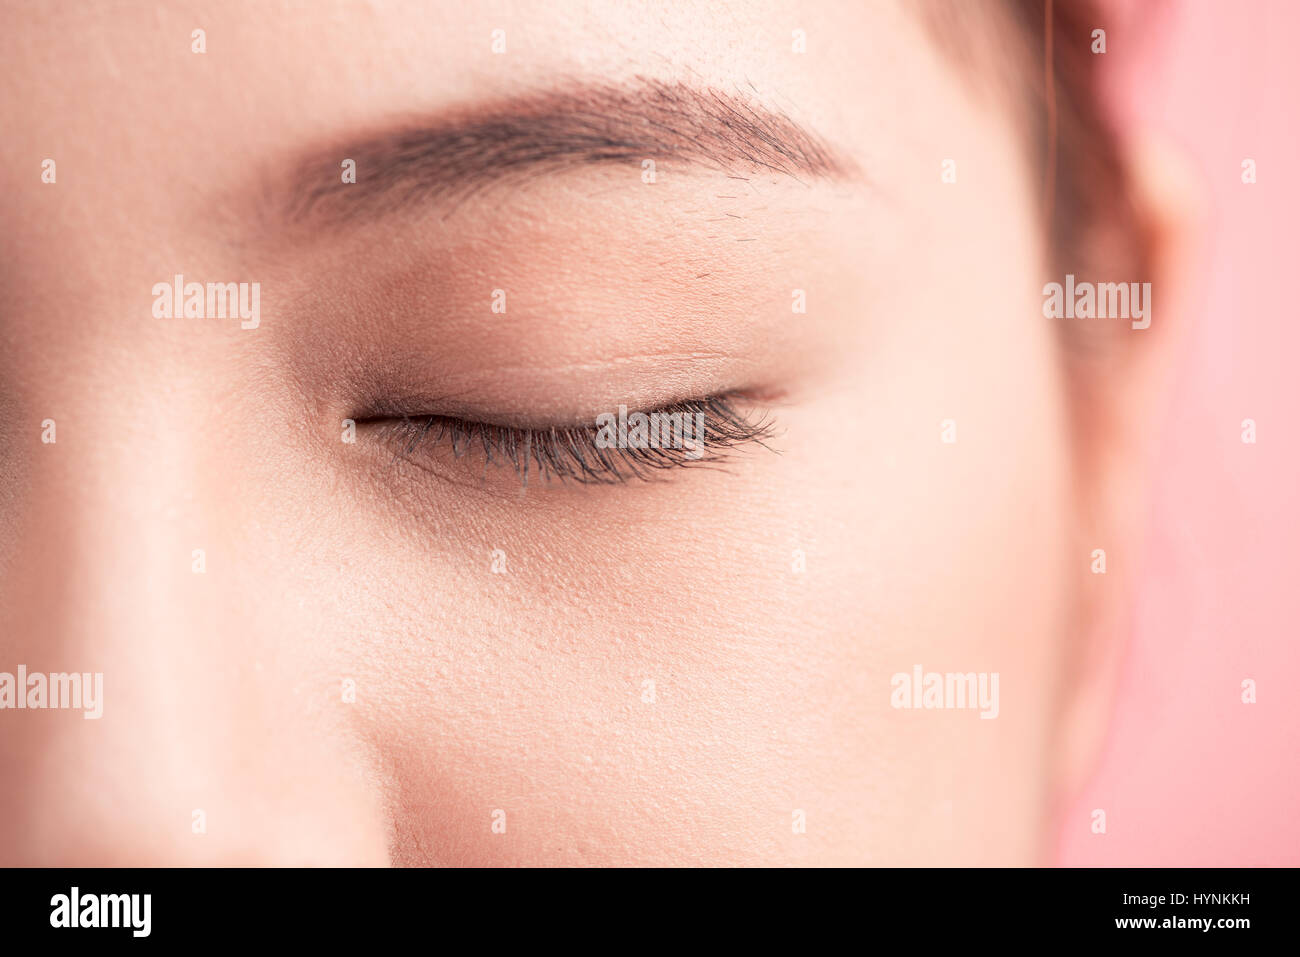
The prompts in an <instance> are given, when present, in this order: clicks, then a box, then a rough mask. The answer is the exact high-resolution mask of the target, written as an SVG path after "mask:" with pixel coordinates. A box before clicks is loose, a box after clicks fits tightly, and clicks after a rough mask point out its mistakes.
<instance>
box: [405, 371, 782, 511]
mask: <svg viewBox="0 0 1300 957" xmlns="http://www.w3.org/2000/svg"><path fill="white" fill-rule="evenodd" d="M738 398H739V397H738V396H737V395H735V394H732V393H726V394H720V395H714V396H709V397H707V398H704V399H689V400H686V401H684V402H678V403H674V404H672V405H668V406H664V407H662V408H659V409H654V410H652V411H653V412H654V413H658V414H661V415H665V414H666V415H673V414H677V413H680V414H681V415H683V416H686V415H696V414H702V415H703V416H704V442H703V445H704V448H703V450H702V453H703V454H699V453H694V454H692V452H691V450H690V449H686V448H600V447H599V446H598V445H597V444H596V435H597V432H598V431H599V430H598V429H597V428H596V427H595V426H570V427H565V428H550V429H522V428H515V427H511V426H501V425H489V424H487V423H483V422H470V421H467V420H464V419H456V418H451V417H449V416H440V415H431V416H417V417H410V416H403V417H402V418H400V419H399V418H390V419H387V420H386V421H385V424H386V425H388V426H389V428H390V436H391V439H392V441H393V442H394V444H398V445H399V450H398V452H397V454H396V455H395V456H394V459H393V460H394V462H396V461H397V460H398V459H406V458H407V457H408V456H410V455H411V454H412V453H413V452H415V451H416V450H417V449H418V448H424V449H426V450H432V449H433V448H435V447H437V446H438V445H440V444H447V445H449V446H450V448H451V452H452V455H453V456H454V457H455V458H457V459H460V458H463V457H464V456H465V455H467V454H469V452H470V451H471V450H472V449H481V450H482V452H483V455H484V457H485V460H486V463H487V464H489V465H492V464H496V465H499V466H501V467H507V466H508V467H510V468H513V470H514V471H515V473H516V474H517V475H518V476H519V478H520V481H521V482H522V483H523V486H524V487H525V488H526V487H527V486H528V483H529V480H530V479H529V477H530V475H532V476H535V477H538V478H540V479H541V480H542V481H549V480H552V479H554V480H557V481H560V482H565V481H574V482H576V483H578V484H581V485H618V484H622V483H626V482H629V481H631V480H633V479H638V480H641V481H651V480H653V479H654V478H655V477H656V473H661V472H664V471H667V470H669V469H676V468H689V467H693V466H699V465H714V466H716V464H717V463H718V462H719V460H721V459H722V458H723V457H724V455H725V453H726V452H728V451H730V450H732V449H735V448H737V447H739V446H743V445H749V444H751V443H756V444H758V445H762V446H763V447H764V448H767V445H766V444H765V443H766V440H767V439H769V438H771V436H772V423H771V421H770V419H768V418H767V417H761V418H757V419H751V418H750V417H748V416H746V415H745V414H744V413H742V412H740V411H739V410H738V409H737V408H736V405H735V402H736V400H737V399H738ZM647 414H649V413H647Z"/></svg>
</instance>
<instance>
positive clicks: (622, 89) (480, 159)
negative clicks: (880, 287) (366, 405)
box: [287, 79, 855, 220]
mask: <svg viewBox="0 0 1300 957" xmlns="http://www.w3.org/2000/svg"><path fill="white" fill-rule="evenodd" d="M346 160H352V161H353V162H355V164H356V165H355V171H356V172H355V176H356V182H355V183H345V182H344V181H343V177H342V172H343V167H344V163H345V161H346ZM646 160H650V161H653V162H654V164H655V168H656V169H657V168H658V167H672V166H674V165H676V166H688V165H689V166H700V167H703V168H706V169H711V170H714V171H718V172H722V173H726V174H728V175H732V176H734V177H736V178H740V179H749V178H750V177H751V176H753V175H756V174H761V173H763V172H771V173H778V174H782V175H786V176H790V177H793V178H794V179H796V180H798V181H799V182H804V181H805V180H807V179H834V178H840V177H843V176H846V175H849V174H851V173H853V172H855V167H854V165H853V163H852V162H851V161H850V160H848V159H847V158H846V157H845V156H843V155H841V154H839V153H837V152H835V151H834V150H832V149H831V148H830V147H829V146H828V145H826V144H825V143H824V142H823V141H822V140H821V139H820V138H819V137H817V136H816V135H815V134H814V133H812V132H811V131H809V130H808V129H806V128H804V127H803V126H800V125H799V124H798V123H796V122H795V121H794V120H792V119H791V118H790V117H788V116H786V115H785V114H784V113H782V112H780V111H778V110H775V109H772V108H770V107H767V106H764V105H762V104H760V103H759V102H758V101H757V100H755V99H753V98H751V97H750V96H747V95H743V94H740V93H727V92H724V91H722V90H718V89H715V88H709V87H695V86H691V85H688V84H685V83H678V82H672V83H670V82H663V81H652V80H645V79H638V80H637V81H636V82H635V83H633V84H632V85H629V86H609V85H606V86H586V85H572V86H568V87H565V88H561V89H556V90H547V91H543V92H536V93H531V94H525V95H523V96H517V97H512V98H509V99H504V100H501V101H497V102H494V103H489V104H485V105H476V106H472V107H465V108H461V109H459V110H455V111H452V112H450V113H445V114H442V115H441V116H440V117H438V118H437V119H436V120H435V121H433V122H406V123H402V124H399V125H398V126H397V127H396V128H392V129H388V130H386V131H382V132H379V133H377V134H373V135H369V136H366V137H364V138H362V139H359V140H357V141H353V142H350V143H346V142H345V143H343V144H341V145H338V146H335V147H333V148H331V149H328V150H323V151H317V152H316V153H314V154H313V155H311V156H309V157H308V158H307V159H305V160H303V161H302V162H300V163H299V164H298V165H297V167H296V172H295V174H294V176H293V178H292V186H291V189H290V192H289V197H288V207H287V212H288V214H289V217H290V219H291V220H300V219H306V218H316V217H324V218H337V217H344V218H348V219H354V218H369V217H375V216H381V215H384V214H388V213H392V212H394V211H396V210H398V209H400V208H402V207H404V206H406V205H408V204H411V203H414V202H436V203H441V204H443V205H445V206H446V207H447V212H446V214H445V215H450V213H451V212H452V211H454V209H455V208H456V207H457V206H459V205H460V204H461V203H463V202H464V201H465V200H466V199H468V198H470V197H471V196H473V195H474V194H475V193H477V192H479V191H480V190H482V189H484V188H485V187H487V186H489V185H494V184H496V185H500V184H502V183H505V182H514V183H519V182H521V181H525V180H528V179H532V178H536V177H540V176H545V175H547V174H551V173H558V172H563V171H567V170H571V169H574V168H581V167H590V166H598V165H617V164H626V165H629V166H631V167H633V168H634V169H635V171H636V175H637V177H638V178H637V180H636V181H637V182H638V183H640V182H641V178H640V177H641V172H642V170H643V169H645V168H646V167H645V166H644V165H643V164H644V163H645V161H646Z"/></svg>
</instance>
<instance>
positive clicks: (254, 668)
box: [0, 394, 383, 863]
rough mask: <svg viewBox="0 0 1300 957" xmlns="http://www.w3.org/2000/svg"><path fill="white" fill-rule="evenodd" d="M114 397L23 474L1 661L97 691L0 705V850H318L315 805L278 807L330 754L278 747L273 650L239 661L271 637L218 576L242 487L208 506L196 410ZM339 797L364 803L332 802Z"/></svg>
mask: <svg viewBox="0 0 1300 957" xmlns="http://www.w3.org/2000/svg"><path fill="white" fill-rule="evenodd" d="M115 403H116V404H115V405H114V406H113V407H111V408H105V407H104V405H103V404H102V403H101V404H99V405H98V406H97V408H96V409H95V414H94V415H75V414H74V415H73V416H71V417H70V418H69V419H68V421H67V422H65V423H61V424H60V431H59V433H58V436H57V440H56V443H55V444H54V446H53V447H47V448H42V449H40V450H39V452H40V453H41V454H39V455H38V456H37V457H36V460H35V461H34V462H33V464H32V467H31V471H30V479H31V481H29V482H27V483H25V485H24V494H23V500H22V502H21V503H20V507H21V508H22V510H23V517H22V521H21V522H20V524H19V526H18V530H17V536H16V540H15V542H14V543H13V546H14V549H15V554H17V555H18V556H19V557H18V560H17V561H15V562H13V563H12V566H11V571H10V574H9V575H7V576H6V580H5V581H4V582H2V583H0V592H2V593H3V594H2V596H0V608H3V611H4V624H5V627H4V629H3V632H4V634H3V638H2V639H0V649H2V650H3V652H4V655H3V658H0V672H10V673H14V674H15V675H16V673H17V669H18V667H19V666H20V665H21V666H24V667H25V668H26V670H27V672H28V673H29V674H45V675H50V674H70V673H74V672H75V673H79V674H81V675H83V683H84V676H86V675H89V676H90V679H89V680H90V682H91V683H90V685H89V686H88V687H91V688H93V687H95V682H96V677H95V676H97V675H102V676H103V677H102V694H101V698H102V700H99V701H95V702H94V703H93V709H92V711H99V712H100V714H99V716H98V717H91V718H86V717H84V712H85V711H86V709H84V708H83V711H74V710H57V711H56V710H54V709H49V708H47V709H46V710H39V709H25V710H23V711H17V710H10V711H4V712H0V762H3V765H4V774H5V777H7V778H8V779H9V781H10V783H11V786H10V787H8V788H5V789H3V790H4V793H3V795H0V805H2V806H3V809H4V811H5V812H6V813H5V814H4V815H3V817H4V820H5V822H7V823H4V824H0V831H3V832H8V833H0V863H3V862H22V863H54V862H59V861H63V862H73V863H77V862H80V863H166V862H168V861H177V862H182V863H183V862H186V861H190V862H212V863H215V862H233V861H245V862H253V863H255V862H257V861H259V860H263V859H265V858H264V855H265V854H275V853H276V851H277V849H278V850H279V852H280V853H279V856H280V857H281V859H296V860H300V861H312V860H320V859H327V858H329V857H330V854H329V853H328V851H329V848H330V847H331V844H330V841H331V838H330V837H329V835H328V834H324V833H320V834H318V833H315V832H314V831H312V830H311V829H306V830H304V829H302V828H303V825H301V823H300V822H302V821H303V820H304V819H309V820H311V821H312V822H315V823H314V824H313V825H312V826H313V827H318V826H319V827H324V825H325V822H326V821H327V819H328V818H329V816H330V815H329V811H328V809H327V810H325V811H320V812H319V813H317V814H315V815H311V816H305V815H303V814H301V810H302V808H301V806H298V805H296V804H295V802H303V803H305V802H306V801H308V800H309V798H306V797H304V795H303V792H304V791H307V790H310V788H309V785H310V784H313V783H315V784H319V783H320V782H319V781H315V782H313V781H312V778H313V776H316V775H317V774H318V769H319V768H322V767H327V766H328V765H329V762H328V761H327V760H325V759H320V760H315V759H314V758H313V757H312V756H311V754H312V752H311V749H310V748H297V749H296V753H295V747H296V743H297V742H299V741H301V736H302V730H303V729H302V727H301V717H300V716H296V715H295V714H294V713H293V711H292V709H291V708H289V709H286V707H285V702H284V695H283V694H282V693H281V690H282V689H283V688H284V686H285V682H284V681H282V675H280V674H277V673H276V672H275V669H276V668H278V667H280V665H279V664H278V662H281V661H283V656H280V655H277V654H276V650H275V648H274V647H269V648H268V652H267V655H266V659H267V662H268V667H267V668H263V667H262V666H261V662H260V660H258V659H257V658H256V657H255V649H256V647H257V643H258V641H259V640H265V641H267V642H274V640H275V638H276V636H274V635H259V634H256V632H255V629H254V628H252V627H251V625H250V622H251V621H253V620H254V619H255V617H256V616H255V615H252V614H250V613H249V610H250V599H252V598H254V597H255V596H249V595H244V594H240V592H239V588H240V582H241V579H240V577H239V575H238V574H237V572H236V571H234V570H232V566H233V565H235V564H237V559H235V558H234V556H233V555H232V552H233V547H232V544H231V543H232V539H233V537H234V536H235V535H236V534H237V530H238V529H239V528H240V527H241V525H242V524H243V521H244V516H241V515H240V514H239V509H240V500H239V499H238V498H237V497H230V496H225V497H221V498H220V499H219V500H218V496H220V483H218V482H214V481H213V480H212V470H211V466H212V459H213V454H212V453H211V452H210V451H209V450H205V449H204V448H203V447H202V431H201V430H192V429H189V428H187V427H184V426H181V425H179V424H178V423H184V422H187V421H190V422H195V421H201V417H199V416H198V415H194V416H187V415H186V414H185V413H186V409H185V408H184V407H183V403H181V402H179V401H173V403H172V405H171V407H170V409H169V411H168V414H167V415H165V416H164V415H159V414H156V409H155V408H154V403H153V402H150V401H148V400H144V401H131V400H130V399H129V398H127V397H124V396H123V395H122V394H119V395H118V397H117V399H116V400H115ZM74 412H75V410H74ZM86 422H93V423H94V426H93V428H88V427H87V426H86V424H85V423H86ZM218 516H219V519H220V520H218ZM47 700H48V699H47ZM49 703H53V701H49ZM83 704H84V698H83ZM289 755H293V756H294V757H293V758H287V757H286V756H289ZM313 761H315V763H313ZM332 771H333V772H335V773H336V772H337V765H335V766H333V768H332ZM319 773H321V774H323V773H324V772H319ZM290 778H292V779H293V780H292V781H290ZM317 793H319V792H317ZM349 801H351V802H353V803H357V802H360V801H361V798H360V797H359V796H358V795H355V794H351V795H345V796H344V797H343V798H342V799H341V800H340V801H339V802H338V804H339V806H340V813H342V811H341V806H342V805H343V804H346V803H348V802H349ZM315 803H317V804H320V803H321V802H320V801H317V802H315ZM326 803H328V802H326ZM318 810H319V809H318ZM354 814H355V819H360V820H364V819H365V818H366V816H367V815H365V814H363V813H361V812H360V811H359V810H357V809H354ZM296 828H297V829H298V830H295V829H296ZM374 843H377V845H378V846H379V847H382V846H383V841H382V840H380V841H378V842H374ZM334 846H335V847H337V845H334ZM371 846H373V844H372V845H371ZM367 849H369V848H367Z"/></svg>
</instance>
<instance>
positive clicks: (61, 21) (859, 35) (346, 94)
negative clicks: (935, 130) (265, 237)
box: [0, 0, 942, 180]
mask: <svg viewBox="0 0 1300 957" xmlns="http://www.w3.org/2000/svg"><path fill="white" fill-rule="evenodd" d="M0 23H3V29H0V49H2V50H3V55H4V60H5V63H6V74H7V76H8V77H9V79H10V82H9V83H8V84H7V89H6V90H5V91H4V93H3V94H2V95H3V99H4V105H5V112H6V114H7V115H8V116H9V117H10V119H11V121H13V120H16V121H17V122H16V123H15V124H14V126H15V128H16V135H17V136H18V137H20V138H21V139H23V140H26V141H28V142H29V143H30V146H31V147H32V148H33V149H37V150H38V151H41V150H43V151H44V154H46V155H48V154H50V153H52V152H53V151H54V149H55V147H59V148H60V150H61V151H62V152H63V153H64V155H66V156H67V157H68V158H70V159H71V158H74V157H75V156H76V154H77V152H78V150H79V148H82V147H85V146H87V144H89V143H93V144H94V145H95V146H97V147H105V148H107V149H110V150H111V149H112V148H113V147H114V146H117V147H120V148H126V144H129V143H132V142H137V141H139V140H142V139H147V140H149V145H148V147H147V150H148V152H147V154H144V155H140V156H137V157H134V159H135V160H136V162H137V163H139V164H140V166H141V167H142V168H144V167H149V166H153V167H156V168H157V169H158V170H159V171H160V172H165V171H166V170H168V169H170V168H172V167H184V168H185V169H187V170H188V171H189V172H190V174H191V175H192V177H193V178H194V179H201V178H208V179H211V178H214V177H216V178H219V179H221V180H225V179H227V178H228V174H229V173H230V172H232V171H233V170H232V169H226V168H224V167H232V168H238V166H239V165H240V164H248V163H250V162H255V161H260V160H262V159H264V158H274V157H277V156H279V155H281V154H287V153H290V152H292V151H293V150H294V149H296V148H298V147H300V146H301V145H302V144H305V143H311V142H315V141H318V140H321V139H325V138H328V137H330V136H333V135H336V134H339V133H343V132H346V131H348V130H350V129H355V128H365V127H372V126H374V125H376V124H377V123H380V122H382V121H384V120H385V119H387V118H389V117H393V116H402V115H428V114H436V113H438V112H440V111H443V110H446V109H451V108H462V107H467V106H472V104H473V103H475V102H476V101H479V100H483V99H489V100H494V99H501V98H505V97H510V96H514V95H519V94H527V93H532V92H535V91H544V90H547V89H550V88H553V87H555V86H556V85H560V84H564V83H570V82H574V81H578V82H582V81H587V80H590V79H594V78H598V79H599V80H601V81H602V82H605V83H618V82H621V81H628V82H632V81H634V80H636V79H638V78H640V79H646V78H649V79H651V80H662V81H673V82H676V81H681V80H690V81H691V82H694V83H696V84H698V85H701V86H705V87H708V86H715V87H719V88H723V89H728V90H735V91H738V92H744V93H745V94H746V95H750V96H753V97H755V98H756V99H757V100H759V101H761V102H763V103H765V104H768V105H771V106H772V107H773V108H775V109H779V110H781V111H782V112H784V113H786V114H788V115H790V116H791V117H792V118H793V119H795V120H797V121H798V122H799V123H801V124H804V125H807V126H808V127H809V128H811V129H813V130H815V131H817V132H819V133H820V134H822V135H824V136H826V137H827V138H828V139H829V140H830V141H832V142H833V143H834V144H835V145H838V146H840V147H842V148H844V149H848V150H853V151H854V152H856V153H858V154H859V155H861V154H862V153H863V152H869V151H870V150H871V149H872V147H873V144H874V143H875V142H878V141H879V140H880V139H881V138H882V137H887V136H889V135H890V133H891V131H892V130H894V129H897V128H898V127H899V126H900V124H901V122H902V121H904V120H906V119H907V118H908V117H909V116H911V115H912V113H911V111H912V109H913V107H914V104H913V103H912V102H910V101H915V100H916V99H923V98H927V97H928V98H931V99H933V98H934V93H935V90H936V87H937V86H938V85H939V84H940V79H939V76H938V74H939V72H940V69H941V68H940V66H939V64H940V63H941V62H942V61H940V60H939V59H938V58H937V57H935V56H933V55H932V51H930V50H929V47H930V46H931V45H930V43H929V42H928V40H927V39H926V36H925V34H924V32H923V31H922V30H921V28H920V27H919V25H918V24H917V23H916V22H914V18H913V17H911V16H909V15H907V14H906V13H905V12H903V11H902V10H901V9H900V8H899V7H897V6H895V5H894V4H893V3H864V2H862V0H856V2H845V3H826V4H816V5H808V4H803V3H798V2H793V0H789V2H768V3H758V4H747V5H743V7H742V6H740V5H731V4H725V5H724V4H704V3H699V4H697V3H674V4H645V5H641V4H621V3H579V2H568V0H559V2H554V0H552V2H548V3H546V4H536V3H500V2H498V3H477V2H476V3H469V4H467V3H463V2H428V0H421V2H393V3H384V4H379V3H368V2H341V3H333V4H322V3H318V2H307V0H303V2H285V3H277V4H273V5H271V4H265V3H260V2H251V0H250V2H239V0H234V2H223V3H208V4H190V5H162V6H159V5H156V4H153V3H148V2H139V3H129V2H128V3H119V4H113V5H112V6H111V8H109V7H102V8H97V7H90V6H79V5H74V4H64V5H58V4H52V5H45V4H42V5H38V6H33V7H23V6H15V7H9V8H7V9H6V10H4V11H2V12H0ZM196 31H202V32H201V33H198V32H196ZM200 43H201V45H202V48H203V52H201V53H199V52H195V48H196V46H198V45H200ZM918 54H919V55H918ZM33 88H39V89H40V90H41V95H40V96H39V97H32V96H30V95H24V94H23V91H24V90H27V91H28V92H30V90H32V89H33ZM88 136H89V137H91V138H90V139H89V140H88V139H87V137H88ZM24 145H27V144H24ZM104 158H105V157H101V161H102V159H104Z"/></svg>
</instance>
